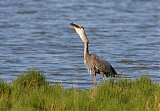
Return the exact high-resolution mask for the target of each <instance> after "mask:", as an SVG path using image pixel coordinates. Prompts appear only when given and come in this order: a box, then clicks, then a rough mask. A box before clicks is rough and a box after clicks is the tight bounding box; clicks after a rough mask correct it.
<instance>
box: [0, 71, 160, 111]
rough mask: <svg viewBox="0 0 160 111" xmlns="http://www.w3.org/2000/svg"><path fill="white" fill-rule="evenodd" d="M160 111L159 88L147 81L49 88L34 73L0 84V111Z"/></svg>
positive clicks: (39, 75)
mask: <svg viewBox="0 0 160 111" xmlns="http://www.w3.org/2000/svg"><path fill="white" fill-rule="evenodd" d="M10 110H12V111H159V110H160V84H158V83H152V82H151V80H150V78H149V77H146V76H143V77H141V78H139V79H136V80H123V79H120V80H118V81H116V82H115V81H114V80H113V79H110V80H109V81H108V82H106V83H101V84H100V85H99V86H98V87H97V88H96V89H91V90H80V89H74V88H71V89H64V88H63V87H62V85H60V84H55V85H50V84H49V83H48V82H47V81H46V79H45V77H44V75H43V74H42V73H41V72H39V71H35V70H31V71H27V72H25V73H23V74H21V75H20V76H19V77H18V78H17V79H16V80H14V81H12V83H11V84H7V83H6V82H5V81H3V80H1V81H0V111H10Z"/></svg>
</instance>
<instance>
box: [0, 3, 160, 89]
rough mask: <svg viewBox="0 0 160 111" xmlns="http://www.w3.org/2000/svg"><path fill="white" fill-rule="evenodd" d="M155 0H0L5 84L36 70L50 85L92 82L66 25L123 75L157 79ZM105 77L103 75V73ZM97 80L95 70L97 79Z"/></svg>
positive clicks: (159, 41)
mask: <svg viewBox="0 0 160 111" xmlns="http://www.w3.org/2000/svg"><path fill="white" fill-rule="evenodd" d="M159 3H160V1H159V0H125V1H124V0H123V1H122V0H108V1H106V0H101V1H97V0H93V1H92V2H91V1H86V0H79V1H74V0H67V1H65V0H1V1H0V78H1V79H4V80H5V81H7V82H8V83H10V82H11V81H12V80H14V79H16V78H17V77H18V75H19V74H20V73H22V72H23V71H27V70H29V69H32V68H34V69H37V70H40V71H42V72H43V73H44V75H45V77H46V78H47V81H49V82H50V83H51V84H53V83H55V82H62V83H63V86H64V87H65V88H71V87H75V88H82V89H88V88H92V87H93V75H89V74H88V71H87V70H86V67H85V65H84V63H83V43H82V41H81V39H80V38H79V36H78V35H77V33H76V32H75V30H74V29H73V28H72V27H71V26H70V25H69V24H70V22H74V23H77V24H80V25H82V26H83V27H84V28H85V31H86V34H87V36H88V38H89V41H90V44H89V51H90V53H94V54H97V55H98V56H100V57H102V58H104V59H106V60H107V61H109V62H110V63H111V64H112V66H113V67H114V68H115V70H116V71H117V72H118V73H119V74H122V75H123V77H124V78H129V79H130V78H131V79H132V78H133V79H134V78H138V77H140V76H141V75H144V74H147V75H150V77H151V79H152V81H154V82H160V7H159ZM105 79H106V80H108V78H105ZM101 80H102V78H101V75H97V81H98V82H100V81H101Z"/></svg>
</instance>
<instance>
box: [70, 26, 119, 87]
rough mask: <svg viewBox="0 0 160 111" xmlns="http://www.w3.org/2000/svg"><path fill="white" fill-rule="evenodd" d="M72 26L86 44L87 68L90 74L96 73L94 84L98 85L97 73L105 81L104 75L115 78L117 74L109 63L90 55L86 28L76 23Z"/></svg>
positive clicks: (85, 60) (85, 61) (85, 57)
mask: <svg viewBox="0 0 160 111" xmlns="http://www.w3.org/2000/svg"><path fill="white" fill-rule="evenodd" d="M70 25H71V26H72V27H73V28H74V29H75V30H76V32H77V33H78V35H79V36H80V38H81V39H82V41H83V43H84V63H85V64H86V67H87V69H88V70H89V72H90V73H91V72H93V73H94V84H96V73H99V74H101V75H102V78H103V80H104V75H106V77H108V76H112V77H115V75H116V74H117V73H116V71H115V70H114V68H113V67H112V66H111V64H110V63H109V62H107V61H106V60H104V59H102V58H100V57H99V56H97V55H95V54H89V51H88V44H89V40H88V38H87V36H86V34H85V30H84V28H83V27H82V26H80V25H76V24H74V23H70Z"/></svg>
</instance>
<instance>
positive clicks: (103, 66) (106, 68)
mask: <svg viewBox="0 0 160 111" xmlns="http://www.w3.org/2000/svg"><path fill="white" fill-rule="evenodd" d="M90 58H91V59H92V64H93V65H94V66H95V67H96V68H97V69H98V70H99V71H100V72H101V71H102V72H104V73H113V74H117V73H116V71H115V70H114V68H113V67H112V66H111V64H110V63H109V62H107V61H106V60H105V59H102V58H100V57H99V56H97V55H95V54H90Z"/></svg>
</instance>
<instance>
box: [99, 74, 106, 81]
mask: <svg viewBox="0 0 160 111" xmlns="http://www.w3.org/2000/svg"><path fill="white" fill-rule="evenodd" d="M100 74H101V75H102V78H103V81H104V82H105V79H104V72H100Z"/></svg>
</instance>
